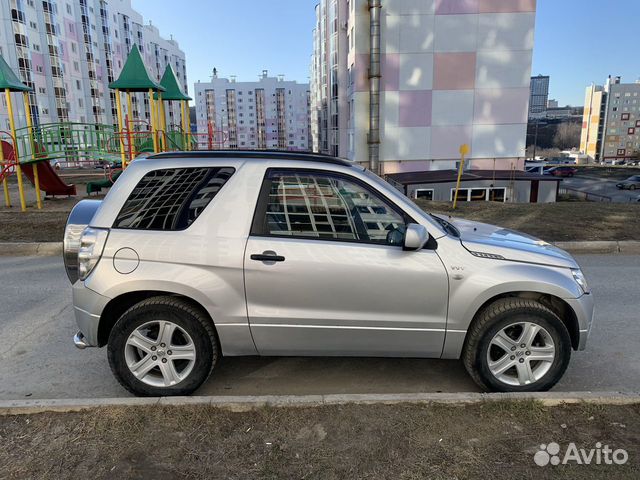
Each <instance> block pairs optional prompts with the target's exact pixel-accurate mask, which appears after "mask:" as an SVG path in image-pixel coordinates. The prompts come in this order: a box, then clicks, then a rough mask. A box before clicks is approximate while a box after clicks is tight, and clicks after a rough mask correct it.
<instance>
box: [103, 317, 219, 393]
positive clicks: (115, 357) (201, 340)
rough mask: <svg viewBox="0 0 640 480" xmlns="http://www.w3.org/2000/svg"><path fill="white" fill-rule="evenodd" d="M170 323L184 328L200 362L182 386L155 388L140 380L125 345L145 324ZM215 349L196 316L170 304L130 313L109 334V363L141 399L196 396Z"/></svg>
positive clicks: (124, 383)
mask: <svg viewBox="0 0 640 480" xmlns="http://www.w3.org/2000/svg"><path fill="white" fill-rule="evenodd" d="M154 320H155V321H157V320H166V321H170V322H172V323H175V324H176V325H178V326H179V327H181V328H183V329H184V330H185V331H186V332H187V333H188V334H189V336H190V337H191V339H192V340H193V343H194V345H195V347H196V360H195V365H194V366H193V369H192V370H191V373H190V374H189V376H188V377H187V378H185V379H184V380H182V381H181V382H180V383H178V384H176V385H173V386H170V387H154V386H152V385H147V384H146V383H144V382H142V381H141V380H138V379H137V378H136V377H135V376H134V375H133V373H131V370H129V367H128V366H127V362H126V359H125V355H124V352H125V346H126V342H127V339H128V338H129V335H131V333H132V332H133V331H134V330H135V329H136V328H139V327H140V326H142V325H144V324H145V323H148V322H151V321H154ZM214 348H215V346H214V345H212V343H211V341H210V339H209V334H208V333H207V331H206V329H205V328H204V327H203V326H202V324H201V323H200V322H199V321H198V319H196V318H195V317H194V316H193V315H192V314H190V313H189V312H187V311H184V310H182V309H179V308H176V307H173V306H170V305H161V304H159V305H153V304H152V305H145V306H143V307H140V308H137V309H135V308H134V309H132V310H130V311H128V312H126V313H125V314H124V315H123V316H122V317H120V319H119V320H118V322H117V323H116V325H115V326H114V327H113V330H112V331H111V334H110V335H109V343H108V346H107V353H108V357H109V364H110V366H111V369H112V371H113V373H114V375H115V376H116V377H117V378H118V380H119V381H120V383H121V384H122V385H123V386H124V387H125V388H127V390H129V391H130V392H132V393H133V394H135V395H139V396H173V395H189V394H191V393H193V392H194V391H195V390H196V389H198V387H200V386H201V385H202V383H203V382H204V381H205V380H206V379H207V378H208V376H209V373H210V372H211V368H212V363H213V361H214V353H216V352H215V351H214Z"/></svg>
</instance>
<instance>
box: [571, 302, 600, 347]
mask: <svg viewBox="0 0 640 480" xmlns="http://www.w3.org/2000/svg"><path fill="white" fill-rule="evenodd" d="M564 301H565V302H567V303H568V304H569V306H570V307H571V308H572V309H573V311H574V313H575V315H576V319H577V320H578V330H579V337H578V348H577V350H584V349H585V348H586V347H587V340H588V338H589V334H590V333H591V327H592V326H593V317H594V311H595V301H594V298H593V294H588V295H582V296H581V297H580V298H569V299H567V298H565V299H564Z"/></svg>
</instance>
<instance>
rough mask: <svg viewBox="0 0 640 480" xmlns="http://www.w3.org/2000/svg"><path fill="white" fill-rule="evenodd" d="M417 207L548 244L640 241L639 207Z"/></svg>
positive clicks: (586, 204) (582, 204)
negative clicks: (498, 228) (487, 224)
mask: <svg viewBox="0 0 640 480" xmlns="http://www.w3.org/2000/svg"><path fill="white" fill-rule="evenodd" d="M417 203H418V205H419V206H420V207H421V208H423V209H424V210H427V211H429V212H433V213H441V214H444V215H451V216H454V217H461V218H466V219H468V220H476V221H479V222H483V223H490V224H493V225H499V226H501V227H505V228H510V229H513V230H518V231H521V232H525V233H528V234H529V235H533V236H534V237H538V238H542V239H543V240H546V241H548V242H560V241H588V240H640V228H639V226H640V204H620V203H595V202H558V203H547V204H529V203H491V202H477V203H462V204H458V208H457V209H456V210H453V208H452V206H451V204H450V203H439V202H426V201H421V200H417Z"/></svg>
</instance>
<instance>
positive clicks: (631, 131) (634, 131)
mask: <svg viewBox="0 0 640 480" xmlns="http://www.w3.org/2000/svg"><path fill="white" fill-rule="evenodd" d="M627 133H628V134H629V135H635V134H636V129H635V128H633V127H631V128H630V129H629V130H627Z"/></svg>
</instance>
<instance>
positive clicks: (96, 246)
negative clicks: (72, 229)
mask: <svg viewBox="0 0 640 480" xmlns="http://www.w3.org/2000/svg"><path fill="white" fill-rule="evenodd" d="M108 236H109V230H107V229H104V228H95V227H87V228H85V229H84V231H83V232H82V236H81V237H80V249H79V250H78V278H79V279H80V280H84V279H86V278H87V277H88V276H89V274H90V273H91V271H92V270H93V269H94V268H95V266H96V265H97V264H98V262H99V261H100V257H102V252H103V250H104V246H105V244H106V243H107V237H108Z"/></svg>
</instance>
